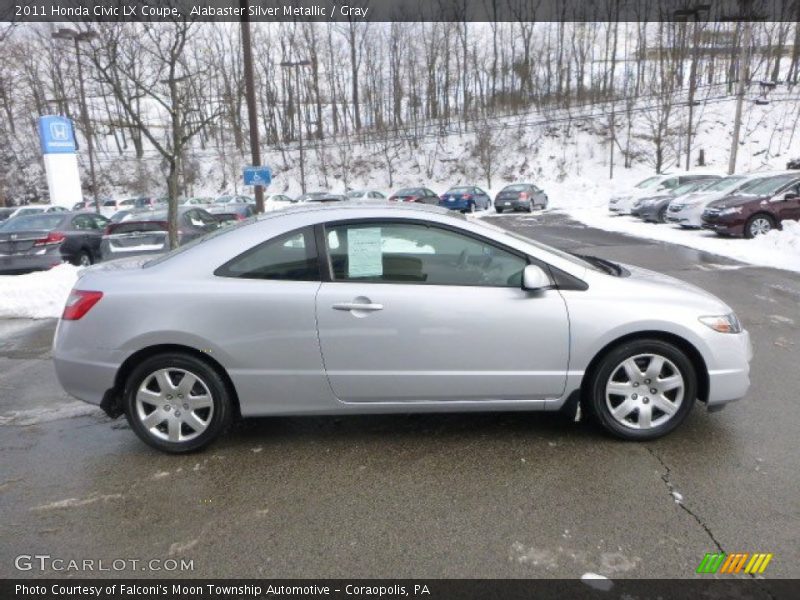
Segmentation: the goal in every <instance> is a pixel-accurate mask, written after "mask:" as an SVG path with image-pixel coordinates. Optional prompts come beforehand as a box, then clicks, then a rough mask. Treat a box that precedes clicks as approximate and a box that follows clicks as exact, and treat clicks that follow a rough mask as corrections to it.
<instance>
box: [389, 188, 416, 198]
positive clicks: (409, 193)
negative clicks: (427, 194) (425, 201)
mask: <svg viewBox="0 0 800 600" xmlns="http://www.w3.org/2000/svg"><path fill="white" fill-rule="evenodd" d="M421 195H422V190H421V189H418V188H403V189H402V190H399V191H398V192H397V193H396V194H395V196H421Z"/></svg>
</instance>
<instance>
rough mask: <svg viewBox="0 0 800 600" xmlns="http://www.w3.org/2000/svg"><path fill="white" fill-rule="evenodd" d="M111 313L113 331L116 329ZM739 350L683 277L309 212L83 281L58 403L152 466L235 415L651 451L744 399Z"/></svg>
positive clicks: (433, 212)
mask: <svg viewBox="0 0 800 600" xmlns="http://www.w3.org/2000/svg"><path fill="white" fill-rule="evenodd" d="M121 316H124V318H121ZM750 358H751V347H750V340H749V336H748V334H747V332H746V331H745V330H744V329H742V326H741V325H740V323H739V321H738V320H737V318H736V316H735V315H734V313H733V311H732V310H731V308H730V307H729V306H727V305H726V304H725V303H724V302H722V301H721V300H719V299H717V298H715V297H714V296H712V295H710V294H708V293H706V292H704V291H703V290H700V289H698V288H695V287H692V286H690V285H688V284H686V283H684V282H682V281H678V280H675V279H672V278H670V277H666V276H664V275H660V274H657V273H653V272H650V271H646V270H643V269H639V268H636V267H633V266H627V265H619V264H615V263H612V262H608V261H604V260H600V259H597V258H594V257H590V256H574V255H571V254H567V253H564V252H561V251H559V250H556V249H554V248H550V247H547V246H544V245H540V244H538V243H536V242H534V241H532V240H530V239H528V238H523V237H519V236H516V235H514V234H512V233H509V232H506V231H504V230H501V229H499V228H495V227H492V226H489V225H487V224H482V223H481V222H480V221H473V220H467V219H464V218H463V217H461V216H459V215H452V214H449V213H448V212H447V211H445V210H444V209H439V208H434V207H425V206H422V205H385V206H384V205H374V204H373V205H368V204H367V205H364V204H361V205H359V204H350V203H341V204H339V203H337V204H335V205H324V204H318V203H314V204H308V205H304V206H297V207H293V208H290V209H287V210H284V211H278V212H274V213H269V214H266V215H262V216H260V217H258V218H254V219H249V220H247V221H244V222H242V223H241V224H239V225H236V226H233V227H230V228H226V229H221V230H218V231H217V232H214V233H211V234H209V235H207V236H205V237H203V238H201V239H200V240H197V241H195V242H193V243H190V244H188V245H186V246H183V247H181V248H180V249H178V250H176V251H173V252H172V253H169V254H166V255H164V256H163V257H159V258H157V259H154V260H151V261H149V262H145V261H143V260H142V259H138V260H128V261H127V262H126V261H125V260H123V261H112V262H111V263H107V264H101V265H97V266H95V267H92V268H89V269H86V270H84V271H83V273H82V275H81V278H80V279H79V281H78V283H77V284H76V286H75V289H74V290H73V291H72V294H71V295H70V297H69V299H68V301H67V305H66V307H65V309H64V314H63V317H62V319H61V321H60V322H59V325H58V329H57V332H56V336H55V341H54V348H53V359H54V362H55V367H56V372H57V374H58V377H59V380H60V381H61V384H62V385H63V386H64V388H65V389H66V390H67V392H69V393H70V394H72V395H73V396H76V397H77V398H80V399H82V400H85V401H87V402H90V403H94V404H99V405H100V406H101V407H103V409H105V411H106V412H107V413H108V414H109V415H111V416H118V415H121V414H125V415H126V417H127V418H128V420H129V422H130V424H131V427H132V428H133V430H134V431H135V432H136V434H137V435H138V436H139V437H140V438H141V439H142V440H144V441H145V442H147V443H148V444H150V445H152V446H154V447H156V448H158V449H160V450H164V451H167V452H186V451H190V450H194V449H197V448H200V447H203V446H205V445H206V444H208V443H209V442H211V441H212V440H213V439H215V438H216V437H217V436H218V435H219V434H220V433H221V432H222V431H223V430H224V429H225V428H226V426H227V425H228V424H229V423H230V422H231V420H232V419H233V418H235V417H238V416H242V417H251V416H264V415H303V414H309V415H310V414H314V415H321V414H342V413H392V412H403V413H409V412H421V411H440V412H444V411H499V410H508V411H511V410H526V411H527V410H546V411H557V410H565V411H566V410H567V409H570V410H573V411H574V410H575V407H576V406H577V405H578V403H579V402H580V405H581V406H582V407H583V408H584V410H585V411H587V412H588V413H590V414H591V415H592V416H593V417H594V418H595V419H596V420H597V421H598V422H599V423H600V424H601V425H602V426H603V427H604V428H605V429H606V430H608V431H609V432H610V433H612V434H614V435H616V436H618V437H621V438H625V439H632V440H649V439H653V438H656V437H658V436H661V435H664V434H666V433H668V432H670V431H672V430H673V429H675V427H677V426H678V425H679V424H680V423H681V422H682V421H683V420H684V419H685V418H686V416H687V415H688V414H689V412H690V411H691V409H692V406H693V405H694V404H695V401H700V402H702V403H703V404H705V405H706V406H707V408H708V409H709V410H714V409H718V408H721V407H722V406H724V405H725V403H727V402H730V401H732V400H736V399H739V398H741V397H743V396H744V395H745V394H746V392H747V389H748V386H749V361H750Z"/></svg>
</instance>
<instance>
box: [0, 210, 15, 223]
mask: <svg viewBox="0 0 800 600" xmlns="http://www.w3.org/2000/svg"><path fill="white" fill-rule="evenodd" d="M16 210H17V209H16V208H14V207H13V206H1V207H0V223H2V222H3V221H5V220H6V219H8V218H10V217H11V215H12V214H14V212H15V211H16Z"/></svg>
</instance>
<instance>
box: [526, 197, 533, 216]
mask: <svg viewBox="0 0 800 600" xmlns="http://www.w3.org/2000/svg"><path fill="white" fill-rule="evenodd" d="M527 212H529V213H532V212H533V200H528V208H527Z"/></svg>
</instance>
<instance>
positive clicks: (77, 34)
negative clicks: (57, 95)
mask: <svg viewBox="0 0 800 600" xmlns="http://www.w3.org/2000/svg"><path fill="white" fill-rule="evenodd" d="M96 36H97V34H96V33H94V32H93V31H75V30H74V29H67V28H63V27H62V28H61V29H59V30H58V31H56V32H54V33H53V34H52V37H53V39H56V40H72V41H73V43H74V44H75V58H76V60H77V62H78V85H79V86H80V99H81V122H82V124H83V133H84V135H85V136H86V150H87V151H88V152H89V177H90V178H91V182H92V196H94V209H95V211H97V212H98V213H99V212H100V197H99V196H98V195H97V178H96V177H95V172H94V143H93V140H92V126H91V123H90V122H89V111H88V110H87V108H86V90H85V88H84V83H83V65H82V64H81V46H80V43H81V42H88V41H90V40H92V39H93V38H95V37H96Z"/></svg>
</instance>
